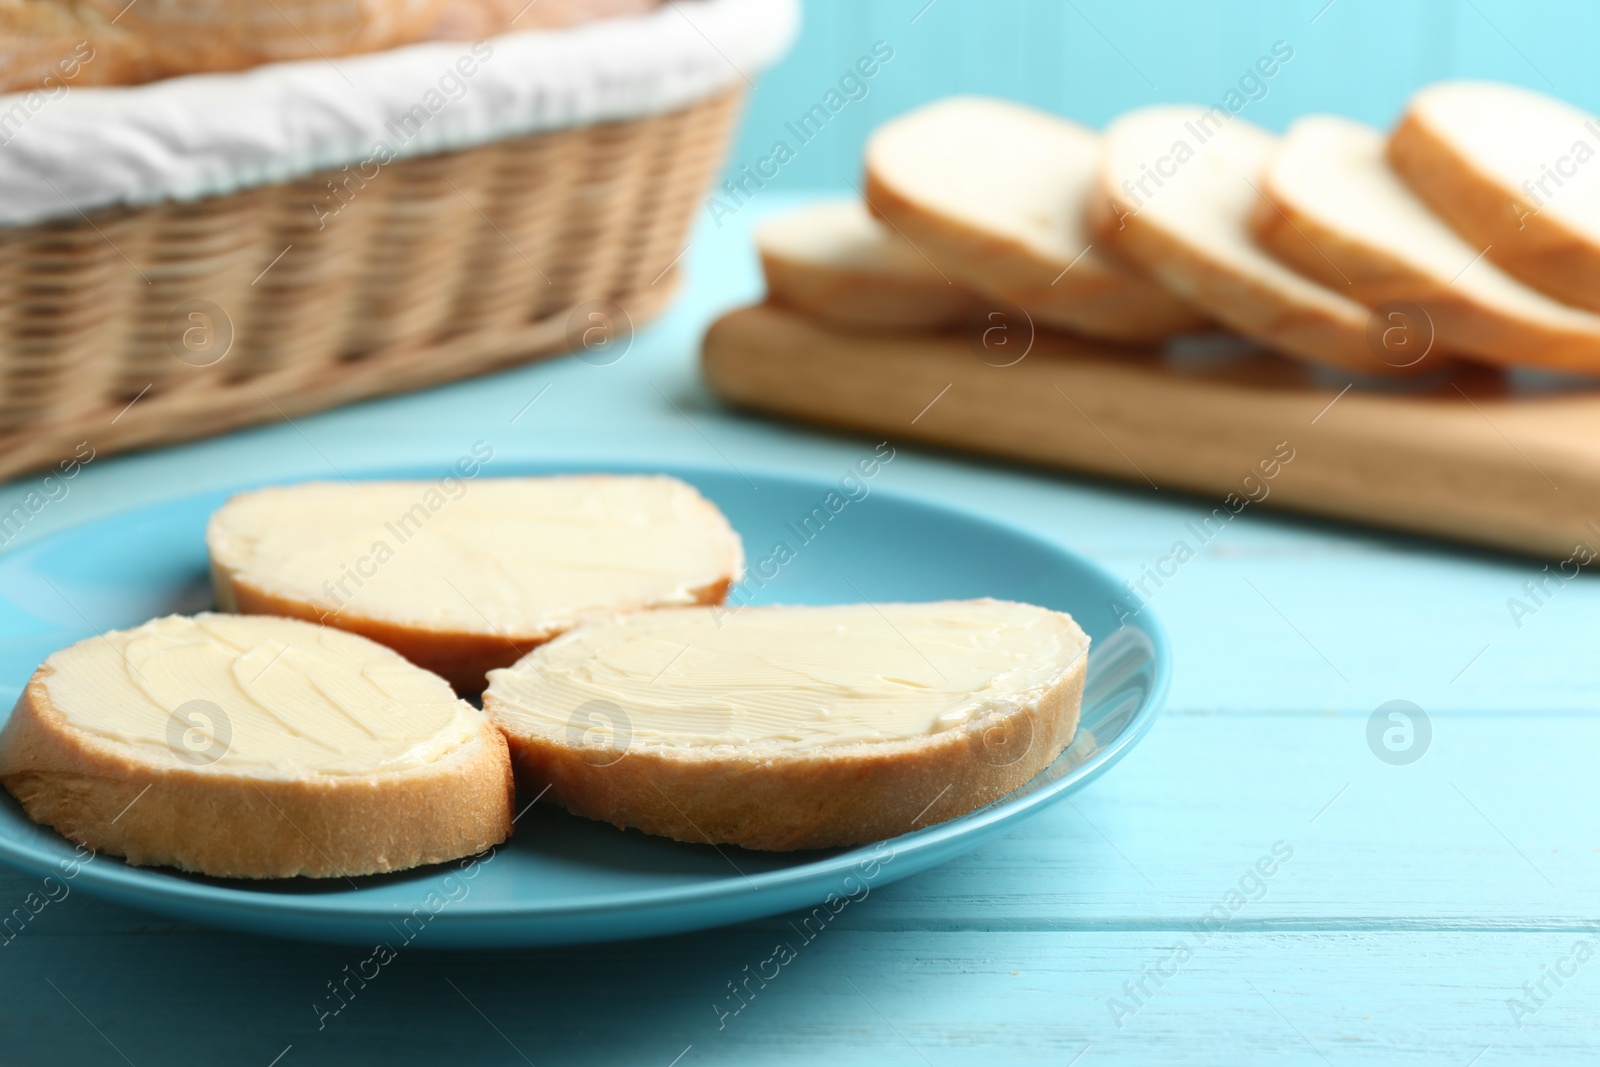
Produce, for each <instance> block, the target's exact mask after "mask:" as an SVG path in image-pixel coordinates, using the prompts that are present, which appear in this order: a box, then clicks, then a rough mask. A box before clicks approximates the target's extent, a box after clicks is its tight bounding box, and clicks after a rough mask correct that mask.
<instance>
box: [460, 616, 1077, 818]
mask: <svg viewBox="0 0 1600 1067" xmlns="http://www.w3.org/2000/svg"><path fill="white" fill-rule="evenodd" d="M1088 648H1089V638H1088V637H1087V635H1085V634H1084V632H1083V631H1082V630H1081V629H1079V628H1078V625H1077V624H1076V623H1075V622H1073V620H1072V618H1071V616H1068V615H1065V614H1062V613H1060V612H1056V611H1049V610H1046V609H1044V608H1040V607H1034V606H1033V605H1030V604H1017V603H1011V602H1008V601H1000V600H969V601H944V602H939V603H930V604H849V605H842V606H834V607H748V608H738V609H722V608H698V609H694V608H691V609H679V610H670V611H657V612H650V613H646V614H638V615H630V616H623V617H620V618H615V619H611V620H606V621H601V622H596V623H593V624H590V625H586V626H583V627H580V628H578V629H576V630H573V631H572V632H571V633H568V634H566V635H565V636H563V637H560V638H557V639H556V640H554V641H552V642H550V643H549V644H547V645H545V646H543V647H541V648H539V649H536V650H535V651H534V652H533V653H532V654H531V655H529V656H528V657H527V658H525V659H523V660H521V661H520V662H518V663H517V664H516V666H514V667H511V668H509V669H507V670H498V671H495V672H493V673H492V674H491V675H490V676H489V683H490V684H489V688H488V690H487V691H486V692H485V693H484V698H483V703H484V710H485V711H487V712H488V713H489V714H490V716H491V717H492V718H493V719H494V721H495V723H496V724H497V725H499V726H500V728H501V729H502V730H503V731H505V734H506V737H507V740H509V741H510V743H511V752H512V762H513V765H514V767H515V769H516V773H517V777H518V782H519V785H520V786H521V787H522V788H523V789H524V791H525V792H527V794H528V795H529V796H534V795H542V796H544V797H545V798H546V799H548V800H551V801H554V802H556V803H559V804H562V805H564V806H565V807H566V808H567V809H568V810H569V811H572V812H574V813H575V814H578V815H583V816H587V817H588V818H592V819H602V820H604V821H606V822H610V823H613V824H615V825H617V826H619V827H635V828H637V829H640V830H643V831H645V832H647V833H652V834H661V835H664V836H667V837H672V838H676V839H678V840H680V841H691V842H699V843H705V842H711V843H714V844H725V843H726V844H736V845H742V846H744V847H746V848H756V849H797V848H822V847H826V846H832V845H845V844H853V843H859V842H863V841H872V840H877V839H880V838H886V837H893V836H895V835H897V834H903V833H906V832H908V831H911V830H915V829H919V828H921V827H925V826H929V825H932V824H934V823H937V822H942V821H944V820H947V819H953V818H955V817H957V816H959V815H964V814H966V813H967V812H969V811H972V810H974V809H976V808H978V807H981V806H982V805H984V804H987V803H989V802H990V801H993V800H996V799H998V798H1000V797H1002V796H1004V795H1006V794H1007V793H1009V792H1011V791H1013V790H1014V789H1016V788H1017V787H1018V786H1020V785H1022V784H1023V783H1024V782H1026V781H1028V780H1029V779H1030V778H1032V777H1033V776H1034V775H1036V774H1038V773H1039V771H1041V770H1042V769H1043V768H1045V767H1046V766H1048V765H1049V764H1050V763H1051V762H1052V761H1053V760H1054V759H1055V758H1056V757H1057V756H1058V755H1060V754H1061V752H1062V750H1063V749H1065V748H1066V747H1067V745H1068V743H1069V742H1070V741H1071V740H1072V736H1073V733H1074V731H1075V730H1076V728H1077V723H1078V710H1079V704H1080V702H1081V700H1082V696H1083V680H1084V669H1085V665H1086V660H1087V652H1088Z"/></svg>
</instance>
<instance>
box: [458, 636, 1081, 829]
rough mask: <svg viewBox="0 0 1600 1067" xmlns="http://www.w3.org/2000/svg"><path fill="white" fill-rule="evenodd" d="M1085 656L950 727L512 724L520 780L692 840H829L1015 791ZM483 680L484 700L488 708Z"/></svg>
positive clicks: (1066, 729)
mask: <svg viewBox="0 0 1600 1067" xmlns="http://www.w3.org/2000/svg"><path fill="white" fill-rule="evenodd" d="M1087 662H1088V657H1087V656H1086V655H1080V656H1078V657H1077V659H1076V660H1074V661H1073V663H1072V664H1071V665H1070V666H1069V667H1068V668H1067V669H1066V670H1065V671H1064V672H1063V673H1062V675H1061V676H1060V677H1059V678H1058V679H1057V680H1056V681H1055V682H1054V683H1053V684H1052V685H1051V686H1050V687H1049V688H1048V689H1046V690H1045V691H1044V692H1043V693H1042V694H1041V695H1040V696H1039V697H1038V698H1037V699H1035V700H1033V701H1030V702H1029V703H1026V704H1024V705H1021V706H1019V707H1018V708H1016V709H1015V710H1013V711H1008V712H1000V711H997V712H993V713H991V714H989V715H987V716H985V717H984V718H982V719H980V720H978V721H977V722H973V723H969V724H967V725H966V726H964V727H961V728H959V729H955V730H946V731H942V732H940V733H936V734H930V735H927V736H925V737H917V738H910V739H907V740H903V741H895V742H888V743H883V744H859V745H847V746H838V747H829V748H822V749H811V750H807V751H800V752H790V751H783V750H776V749H746V750H742V751H740V750H733V751H730V749H729V747H728V746H717V747H710V748H672V747H667V746H655V745H643V744H634V745H632V746H629V747H626V748H623V749H617V748H614V747H612V748H605V747H578V746H575V745H572V744H569V743H567V740H566V739H565V738H560V737H550V736H548V735H545V734H535V733H518V732H516V731H511V730H508V731H507V732H506V739H507V741H508V742H509V743H510V745H511V761H512V767H513V769H514V770H515V773H516V778H517V786H518V789H519V791H520V792H521V793H522V794H523V795H524V796H526V797H530V798H532V797H542V798H543V799H544V800H545V801H548V802H550V803H556V804H560V805H561V806H563V807H565V808H566V809H567V810H568V811H570V812H572V813H573V814H575V815H582V816H584V817H585V818H590V819H598V820H601V821H603V822H609V823H611V824H612V825H614V826H617V827H619V828H628V827H632V828H634V829H638V830H643V831H644V832H645V833H650V834H657V835H660V836H663V837H670V838H673V839H675V840H678V841H687V842H692V843H694V844H708V843H709V844H714V845H724V844H729V845H739V846H741V847H743V848H750V849H759V850H763V851H789V850H792V849H807V848H831V847H835V846H840V845H853V844H861V843H863V842H867V841H878V840H882V839H884V838H889V837H896V836H898V835H900V834H904V833H909V832H910V831H912V830H918V829H922V828H924V827H928V826H932V825H934V824H936V823H940V822H946V821H948V820H950V819H954V818H958V817H960V816H962V815H965V814H967V813H968V812H971V811H974V810H976V809H978V808H980V807H983V806H984V805H985V804H989V803H992V802H993V801H996V800H999V799H1000V798H1001V797H1004V796H1006V795H1007V794H1009V793H1012V792H1014V791H1015V790H1017V789H1018V788H1020V787H1021V786H1023V785H1024V784H1026V783H1027V782H1028V781H1030V780H1031V779H1032V778H1034V777H1035V776H1036V775H1038V774H1039V772H1040V771H1042V770H1044V768H1046V767H1048V766H1049V765H1050V764H1051V763H1052V762H1053V761H1054V760H1055V759H1056V757H1057V756H1059V755H1060V754H1061V753H1062V752H1063V751H1064V750H1065V749H1066V747H1067V746H1068V745H1069V744H1070V743H1071V742H1072V738H1073V735H1074V733H1075V732H1076V731H1077V727H1078V715H1079V710H1080V707H1081V705H1082V702H1083V683H1084V672H1085V669H1086V666H1087ZM497 704H498V701H497V699H496V697H495V695H494V693H493V691H490V692H488V693H486V694H485V695H484V710H485V711H488V712H489V714H490V716H491V717H493V718H494V719H495V721H497V722H499V723H501V724H502V729H504V725H503V724H504V722H505V719H504V718H503V717H502V716H499V715H496V706H497Z"/></svg>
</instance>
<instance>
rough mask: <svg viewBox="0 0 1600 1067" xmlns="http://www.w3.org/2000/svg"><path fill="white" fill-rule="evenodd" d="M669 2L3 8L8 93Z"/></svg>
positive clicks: (284, 0) (34, 2) (306, 1)
mask: <svg viewBox="0 0 1600 1067" xmlns="http://www.w3.org/2000/svg"><path fill="white" fill-rule="evenodd" d="M656 3H657V0H535V2H532V3H529V2H528V0H272V2H270V3H254V2H251V0H134V2H131V3H130V2H129V0H70V2H69V0H0V92H17V91H25V90H56V89H58V88H59V86H62V85H137V84H139V83H141V82H147V81H154V80H156V79H159V78H168V77H173V76H175V75H180V74H198V73H203V72H209V71H228V70H245V69H247V68H249V67H254V66H259V65H260V64H262V63H274V62H280V61H284V60H292V59H318V58H321V59H330V60H331V59H332V58H334V57H337V56H348V55H356V54H359V53H362V52H378V51H382V50H384V49H388V48H396V47H399V46H401V45H406V44H412V43H415V42H417V41H423V40H451V41H466V40H482V39H484V38H487V37H493V36H496V35H498V34H502V33H507V32H511V31H513V30H534V29H551V28H555V27H561V26H572V25H576V24H578V23H580V22H587V21H589V20H591V19H596V18H612V17H616V16H619V15H636V14H643V13H645V12H647V11H649V10H651V9H652V8H654V7H655V6H656Z"/></svg>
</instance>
